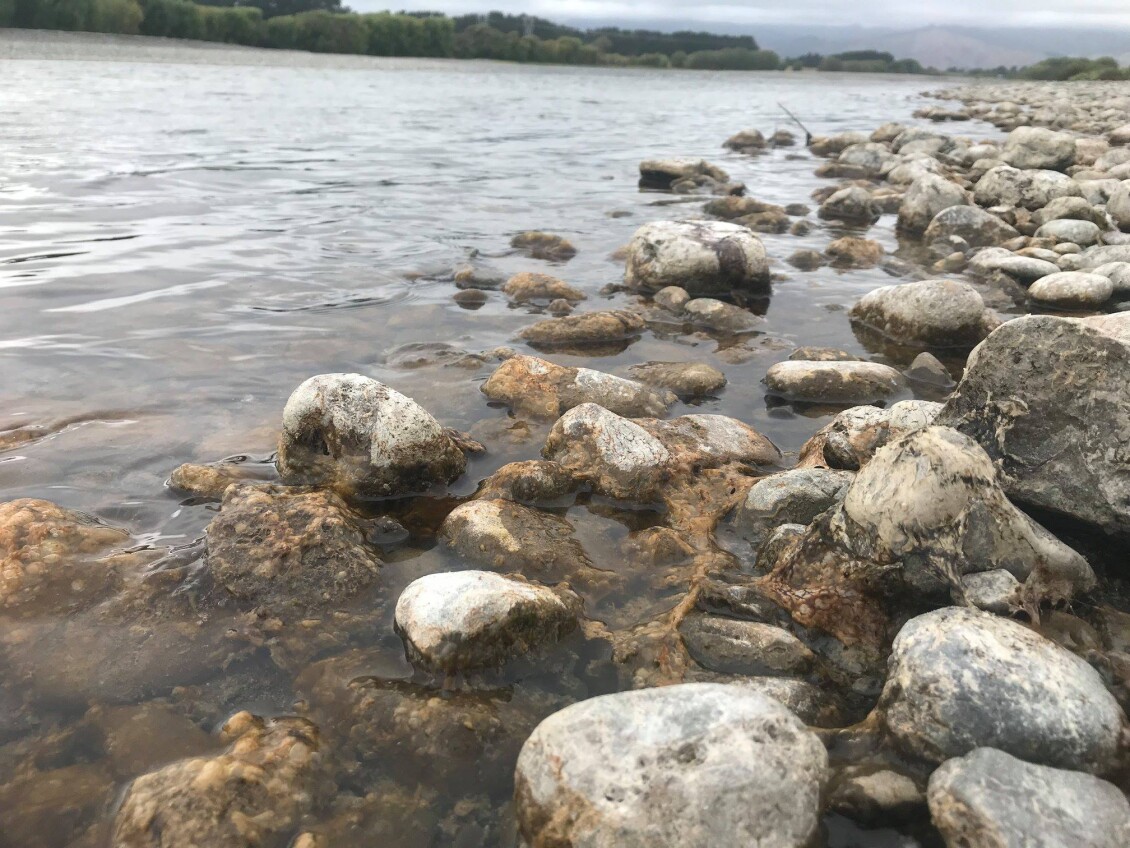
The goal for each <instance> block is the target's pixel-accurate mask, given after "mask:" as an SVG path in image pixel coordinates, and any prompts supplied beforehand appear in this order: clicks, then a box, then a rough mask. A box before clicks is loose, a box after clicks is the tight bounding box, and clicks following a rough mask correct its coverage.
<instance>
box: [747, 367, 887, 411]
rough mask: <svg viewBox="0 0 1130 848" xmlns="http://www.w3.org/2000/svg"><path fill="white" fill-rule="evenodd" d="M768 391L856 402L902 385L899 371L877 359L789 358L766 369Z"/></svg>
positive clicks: (822, 400)
mask: <svg viewBox="0 0 1130 848" xmlns="http://www.w3.org/2000/svg"><path fill="white" fill-rule="evenodd" d="M765 385H766V386H767V387H768V388H769V392H770V394H774V395H780V396H781V397H784V398H787V399H788V400H794V401H809V402H820V403H842V404H859V403H868V402H869V401H874V400H881V399H883V398H886V397H889V396H891V395H892V394H894V393H895V392H897V391H898V390H899V389H900V388H902V387H903V385H904V381H903V377H902V374H900V373H899V372H898V371H896V370H895V369H894V368H891V367H890V366H889V365H881V364H880V363H878V362H806V361H804V360H796V359H794V360H788V361H786V362H778V363H776V364H775V365H772V366H770V368H769V370H768V371H767V372H766V373H765Z"/></svg>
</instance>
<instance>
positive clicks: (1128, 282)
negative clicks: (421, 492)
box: [1092, 262, 1130, 297]
mask: <svg viewBox="0 0 1130 848" xmlns="http://www.w3.org/2000/svg"><path fill="white" fill-rule="evenodd" d="M1092 273H1094V274H1098V275H1099V276H1101V277H1106V278H1107V279H1108V280H1110V282H1111V285H1113V286H1114V295H1115V296H1116V297H1120V296H1122V295H1125V294H1130V262H1108V263H1106V264H1105V265H1100V266H1098V267H1097V268H1095V269H1093V270H1092Z"/></svg>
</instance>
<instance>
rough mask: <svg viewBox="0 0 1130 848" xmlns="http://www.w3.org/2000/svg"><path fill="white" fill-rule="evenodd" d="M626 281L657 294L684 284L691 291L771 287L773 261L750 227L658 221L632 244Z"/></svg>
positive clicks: (644, 228) (703, 292)
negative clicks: (770, 276)
mask: <svg viewBox="0 0 1130 848" xmlns="http://www.w3.org/2000/svg"><path fill="white" fill-rule="evenodd" d="M624 283H625V285H626V286H627V287H628V288H630V289H634V290H637V291H644V292H655V291H659V290H660V289H662V288H665V287H666V286H681V287H682V288H684V289H686V290H687V292H688V293H690V294H691V295H692V296H693V295H710V294H728V293H730V292H731V291H734V290H739V291H745V292H753V293H763V292H768V290H769V260H768V258H767V256H766V254H765V248H764V247H763V246H762V244H761V240H760V239H758V237H757V236H756V235H754V234H753V233H752V232H750V231H749V229H748V228H746V227H741V226H738V225H737V224H728V223H725V222H722V221H656V222H654V223H651V224H645V225H644V226H642V227H640V228H639V229H638V230H637V231H636V234H635V235H634V236H632V241H631V243H630V244H629V245H628V260H627V265H626V268H625V272H624Z"/></svg>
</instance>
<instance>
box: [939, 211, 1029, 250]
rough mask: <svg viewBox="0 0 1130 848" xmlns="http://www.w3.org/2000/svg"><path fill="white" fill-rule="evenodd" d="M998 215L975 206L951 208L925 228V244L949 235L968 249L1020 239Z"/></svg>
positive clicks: (940, 213) (1017, 233)
mask: <svg viewBox="0 0 1130 848" xmlns="http://www.w3.org/2000/svg"><path fill="white" fill-rule="evenodd" d="M1019 235H1020V233H1019V232H1017V231H1016V230H1015V229H1014V228H1013V227H1010V226H1009V225H1008V224H1006V223H1005V222H1004V221H1002V220H1001V219H1000V218H998V217H997V216H995V215H993V214H991V213H989V212H986V211H985V210H984V209H979V208H978V207H976V206H951V207H949V208H948V209H943V210H942V211H941V212H939V213H938V214H937V215H935V216H934V220H933V221H931V222H930V226H928V227H927V228H926V233H925V235H924V238H925V240H926V242H927V243H930V242H935V241H939V240H941V239H945V238H948V237H950V236H959V237H961V238H963V239H965V240H966V241H967V242H968V243H969V245H970V246H971V247H992V246H994V245H998V244H1001V243H1002V242H1006V241H1008V240H1009V239H1014V238H1016V237H1017V236H1019Z"/></svg>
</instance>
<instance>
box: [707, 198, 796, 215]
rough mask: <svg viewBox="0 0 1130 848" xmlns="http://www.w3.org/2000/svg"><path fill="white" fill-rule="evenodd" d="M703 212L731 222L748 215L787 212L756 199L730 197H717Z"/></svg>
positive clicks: (709, 202)
mask: <svg viewBox="0 0 1130 848" xmlns="http://www.w3.org/2000/svg"><path fill="white" fill-rule="evenodd" d="M702 211H703V212H705V213H706V214H707V215H713V216H714V217H716V218H722V219H723V220H726V221H731V220H733V219H734V218H742V217H744V216H746V215H760V214H764V213H766V212H780V213H782V214H783V213H784V211H785V210H784V209H782V208H781V207H780V206H777V205H776V204H773V203H765V202H763V201H760V200H758V199H756V198H754V197H735V196H733V195H730V196H728V197H715V198H714V199H713V200H708V201H707V202H706V203H705V204H704V205H703V207H702Z"/></svg>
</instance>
